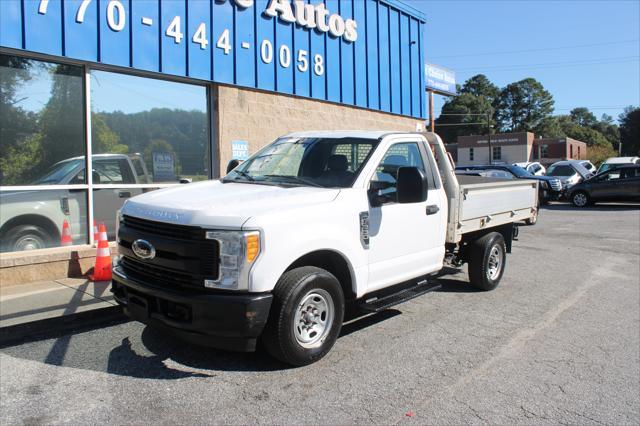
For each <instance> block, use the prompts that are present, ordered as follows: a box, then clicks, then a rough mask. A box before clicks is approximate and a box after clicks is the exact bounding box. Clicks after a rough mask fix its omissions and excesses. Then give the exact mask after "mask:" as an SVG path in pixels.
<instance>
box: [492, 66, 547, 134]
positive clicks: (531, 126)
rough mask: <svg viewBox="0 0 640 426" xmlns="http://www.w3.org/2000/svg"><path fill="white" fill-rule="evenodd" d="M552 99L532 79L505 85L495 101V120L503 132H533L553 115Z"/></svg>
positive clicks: (538, 83)
mask: <svg viewBox="0 0 640 426" xmlns="http://www.w3.org/2000/svg"><path fill="white" fill-rule="evenodd" d="M553 104H554V101H553V97H552V96H551V93H549V92H548V91H547V90H545V88H544V87H543V86H542V84H541V83H540V82H538V81H537V80H535V79H533V78H525V79H524V80H520V81H518V82H515V83H511V84H509V85H507V87H505V88H504V89H502V91H501V92H500V95H499V96H498V98H497V99H496V101H495V103H494V106H495V108H496V119H497V121H498V125H499V127H500V130H502V131H503V132H507V131H508V132H533V131H536V130H537V128H538V127H539V126H540V125H542V123H543V122H544V120H545V119H546V118H548V117H550V116H551V114H552V113H553Z"/></svg>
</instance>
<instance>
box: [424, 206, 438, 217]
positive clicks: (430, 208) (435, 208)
mask: <svg viewBox="0 0 640 426" xmlns="http://www.w3.org/2000/svg"><path fill="white" fill-rule="evenodd" d="M439 211H440V207H438V206H436V205H435V204H432V205H430V206H427V215H431V214H436V213H438V212H439Z"/></svg>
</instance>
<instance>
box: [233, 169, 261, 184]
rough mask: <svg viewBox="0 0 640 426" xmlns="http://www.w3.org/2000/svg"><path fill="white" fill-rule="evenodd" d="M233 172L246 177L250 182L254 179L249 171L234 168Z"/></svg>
mask: <svg viewBox="0 0 640 426" xmlns="http://www.w3.org/2000/svg"><path fill="white" fill-rule="evenodd" d="M233 172H234V173H237V174H239V175H240V176H242V177H243V178H245V179H247V180H248V181H250V182H254V181H255V180H256V179H255V178H254V177H253V176H251V175H250V174H249V173H247V172H245V171H244V170H234V171H233Z"/></svg>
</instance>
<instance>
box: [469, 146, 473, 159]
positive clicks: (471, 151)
mask: <svg viewBox="0 0 640 426" xmlns="http://www.w3.org/2000/svg"><path fill="white" fill-rule="evenodd" d="M469 161H473V148H469Z"/></svg>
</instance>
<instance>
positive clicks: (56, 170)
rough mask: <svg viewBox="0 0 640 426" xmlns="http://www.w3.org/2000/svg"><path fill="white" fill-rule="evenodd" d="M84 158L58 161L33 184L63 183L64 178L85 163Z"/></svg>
mask: <svg viewBox="0 0 640 426" xmlns="http://www.w3.org/2000/svg"><path fill="white" fill-rule="evenodd" d="M83 163H84V159H80V158H79V159H77V160H68V161H63V162H60V163H56V164H54V165H53V166H51V167H50V168H49V170H47V172H46V173H45V174H44V176H42V177H40V178H38V179H36V180H35V181H33V182H32V183H31V184H32V185H54V184H57V183H62V180H63V179H64V178H65V176H67V175H68V174H69V173H71V172H72V171H73V170H74V169H75V168H76V167H78V165H80V164H83Z"/></svg>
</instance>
